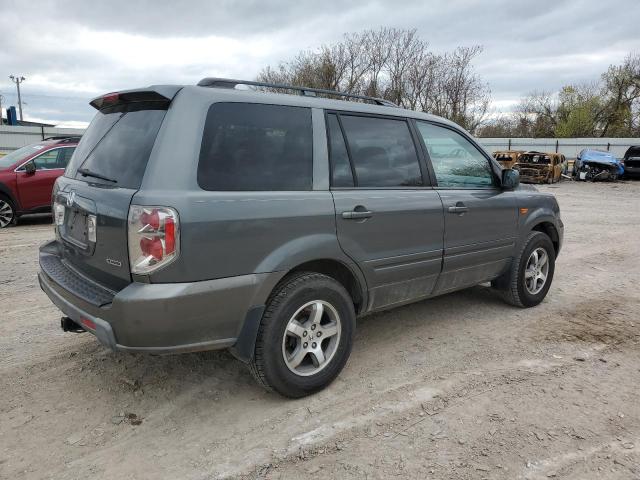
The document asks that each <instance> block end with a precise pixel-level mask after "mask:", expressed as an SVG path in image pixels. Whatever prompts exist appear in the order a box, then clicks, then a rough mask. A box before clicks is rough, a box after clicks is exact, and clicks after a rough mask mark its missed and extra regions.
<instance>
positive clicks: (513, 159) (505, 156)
mask: <svg viewBox="0 0 640 480" xmlns="http://www.w3.org/2000/svg"><path fill="white" fill-rule="evenodd" d="M523 153H524V150H498V151H497V152H493V158H495V159H496V160H497V161H498V163H499V164H500V165H502V167H503V168H513V166H514V165H515V164H516V163H518V159H519V158H520V155H522V154H523Z"/></svg>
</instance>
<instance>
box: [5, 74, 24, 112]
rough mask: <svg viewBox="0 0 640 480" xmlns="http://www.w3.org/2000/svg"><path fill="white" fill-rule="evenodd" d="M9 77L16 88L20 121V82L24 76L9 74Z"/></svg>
mask: <svg viewBox="0 0 640 480" xmlns="http://www.w3.org/2000/svg"><path fill="white" fill-rule="evenodd" d="M9 78H10V79H11V81H12V82H13V83H15V84H16V88H17V89H18V111H19V112H20V121H22V120H23V118H22V97H21V96H20V84H21V83H22V82H24V81H25V80H26V78H24V77H22V76H18V75H15V76H14V75H9Z"/></svg>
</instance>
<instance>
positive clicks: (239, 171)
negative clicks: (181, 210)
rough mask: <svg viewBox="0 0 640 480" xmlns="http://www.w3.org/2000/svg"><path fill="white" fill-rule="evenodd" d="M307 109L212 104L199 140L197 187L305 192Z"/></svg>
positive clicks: (308, 175) (309, 138)
mask: <svg viewBox="0 0 640 480" xmlns="http://www.w3.org/2000/svg"><path fill="white" fill-rule="evenodd" d="M312 145H313V135H312V127H311V110H310V109H308V108H303V107H287V106H280V105H262V104H246V103H216V104H214V105H212V106H211V107H210V108H209V112H208V114H207V120H206V122H205V127H204V134H203V136H202V147H201V150H200V161H199V163H198V184H199V185H200V187H201V188H203V189H204V190H214V191H259V190H266V191H276V190H311V185H312V176H313V175H312V172H313V159H312Z"/></svg>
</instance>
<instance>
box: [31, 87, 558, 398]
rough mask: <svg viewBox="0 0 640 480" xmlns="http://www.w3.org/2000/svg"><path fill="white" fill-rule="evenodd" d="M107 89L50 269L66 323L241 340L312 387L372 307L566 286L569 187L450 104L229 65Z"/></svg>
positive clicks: (162, 342) (260, 373) (220, 341)
mask: <svg viewBox="0 0 640 480" xmlns="http://www.w3.org/2000/svg"><path fill="white" fill-rule="evenodd" d="M239 84H245V85H250V86H252V87H251V89H250V88H247V87H245V88H244V89H238V88H236V86H237V85H239ZM256 87H257V88H256ZM280 89H284V91H288V92H290V93H300V94H301V95H292V94H282V93H280V94H278V93H272V92H273V91H275V90H280ZM265 90H267V91H265ZM319 94H322V95H323V98H320V97H319V96H318V95H319ZM326 97H333V99H330V98H326ZM338 97H343V99H337V98H338ZM344 100H352V101H344ZM354 100H355V101H354ZM91 105H92V106H93V107H95V108H96V109H97V111H98V113H97V114H96V116H95V118H94V119H93V121H92V122H91V125H90V126H89V128H88V130H87V132H86V133H85V134H84V136H83V137H82V140H81V142H80V144H79V145H78V148H77V149H76V151H75V154H74V155H73V157H72V159H71V161H70V162H69V165H68V167H67V169H66V171H65V174H64V176H63V177H60V178H59V179H58V180H57V182H56V184H55V187H54V191H53V214H54V221H55V235H56V238H55V240H53V241H51V242H49V243H47V244H45V245H43V246H42V247H41V248H40V272H39V280H40V285H41V287H42V289H43V290H44V291H45V292H46V294H47V295H48V296H49V298H50V299H51V301H52V302H53V303H54V304H55V305H57V306H58V307H59V308H60V310H62V312H64V314H65V316H64V317H63V318H62V320H61V324H62V327H63V329H64V330H66V331H88V332H91V333H93V334H94V335H95V336H96V337H97V339H98V340H99V341H100V342H101V343H102V344H103V345H105V346H107V347H109V348H111V349H113V350H117V351H124V352H149V353H174V352H193V351H199V350H211V349H222V348H228V349H230V350H231V351H232V352H233V354H234V355H235V356H236V357H237V358H238V359H240V360H242V361H243V362H246V363H247V364H248V365H249V366H250V369H251V371H252V373H253V375H254V376H255V377H256V379H257V380H258V381H259V382H260V383H261V384H262V385H263V386H265V387H266V388H268V389H272V390H275V391H277V392H279V393H281V394H283V395H285V396H289V397H301V396H304V395H308V394H310V393H312V392H315V391H317V390H319V389H321V388H323V387H324V386H326V385H327V384H329V383H330V382H331V381H332V380H333V379H334V378H335V377H336V376H337V375H338V374H339V372H340V371H341V370H342V368H343V367H344V365H345V363H346V361H347V358H348V357H349V353H350V351H351V345H352V342H353V335H354V329H355V326H356V317H362V316H364V315H366V314H368V313H371V312H376V311H380V310H384V309H388V308H391V307H396V306H398V305H403V304H406V303H409V302H415V301H417V300H422V299H425V298H429V297H434V296H436V295H442V294H445V293H448V292H452V291H455V290H460V289H462V288H466V287H470V286H472V285H477V284H479V283H483V282H491V283H492V285H493V286H494V287H495V289H496V291H498V292H500V293H501V294H502V295H503V296H504V298H505V299H506V300H507V301H508V302H509V303H510V304H512V305H516V306H519V307H532V306H534V305H537V304H538V303H540V302H541V301H542V300H543V299H544V297H545V295H546V294H547V291H548V290H549V287H550V285H551V281H552V278H553V272H554V263H555V259H556V256H557V255H558V252H559V250H560V246H561V244H562V236H563V224H562V221H561V219H560V212H559V208H558V203H557V202H556V200H555V198H554V197H553V196H551V195H547V194H542V193H539V192H537V191H535V190H522V189H520V188H519V186H518V184H519V181H518V174H517V172H515V171H513V170H509V169H506V170H503V169H501V167H500V166H499V165H498V164H497V163H496V162H495V161H494V160H493V158H492V157H491V155H489V154H488V153H487V152H486V151H485V150H484V149H483V148H482V147H480V146H479V145H478V144H477V142H476V141H475V140H474V139H473V138H472V137H471V136H470V135H469V134H468V133H467V132H465V131H464V130H462V129H461V128H460V127H458V126H457V125H455V124H454V123H452V122H449V121H447V120H444V119H442V118H438V117H434V116H432V115H427V114H424V113H418V112H414V111H409V110H404V109H402V108H398V107H397V106H395V105H393V104H391V103H389V102H387V101H385V100H381V99H376V98H370V97H361V96H355V95H347V94H343V93H340V92H328V91H322V90H314V89H310V88H299V87H292V86H282V85H271V84H260V83H256V82H248V81H236V80H228V79H216V78H206V79H204V80H202V81H201V82H200V83H199V84H198V85H197V86H153V87H150V88H145V89H138V90H130V91H123V92H118V93H111V94H108V95H105V96H103V97H100V98H97V99H95V100H93V101H92V102H91Z"/></svg>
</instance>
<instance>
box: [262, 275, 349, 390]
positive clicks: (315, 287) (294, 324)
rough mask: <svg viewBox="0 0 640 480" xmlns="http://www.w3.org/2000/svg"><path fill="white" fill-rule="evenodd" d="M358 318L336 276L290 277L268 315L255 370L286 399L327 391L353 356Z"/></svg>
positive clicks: (275, 294) (273, 296) (271, 300)
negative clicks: (325, 389) (351, 355)
mask: <svg viewBox="0 0 640 480" xmlns="http://www.w3.org/2000/svg"><path fill="white" fill-rule="evenodd" d="M318 313H320V315H318ZM355 318H356V315H355V310H354V306H353V300H352V299H351V297H350V296H349V294H348V293H347V291H346V290H345V288H344V287H343V286H342V285H341V284H340V283H338V282H337V281H336V280H334V279H333V278H331V277H328V276H326V275H322V274H319V273H313V272H301V273H296V274H293V275H290V276H289V277H285V279H284V280H283V281H282V282H281V283H280V285H279V286H278V287H276V289H275V290H274V292H273V293H272V294H271V297H270V298H269V300H268V302H267V308H266V309H265V312H264V314H263V316H262V320H261V322H260V327H259V329H258V335H257V338H256V346H255V351H254V356H253V360H252V361H251V362H250V363H249V368H250V370H251V373H252V374H253V376H254V377H255V379H256V380H257V381H258V383H259V384H261V385H262V386H263V387H264V388H266V389H267V390H270V391H275V392H278V393H279V394H281V395H283V396H285V397H290V398H300V397H304V396H306V395H310V394H312V393H314V392H317V391H319V390H321V389H323V388H324V387H326V386H327V385H329V384H330V383H331V382H332V381H333V380H334V379H335V378H336V377H337V376H338V374H339V373H340V372H341V371H342V369H343V367H344V365H345V364H346V362H347V359H348V358H349V355H350V353H351V346H352V343H353V334H354V332H355ZM314 319H315V321H314ZM318 319H320V320H319V321H318ZM294 331H295V333H294ZM318 338H319V339H321V340H320V341H316V342H313V340H316V339H318ZM304 340H308V341H306V342H305V341H304ZM313 346H316V348H315V349H314V348H313ZM318 350H322V354H321V356H320V357H319V356H317V355H319V351H318ZM322 357H323V358H324V362H322V363H321V362H320V360H321V358H322Z"/></svg>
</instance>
